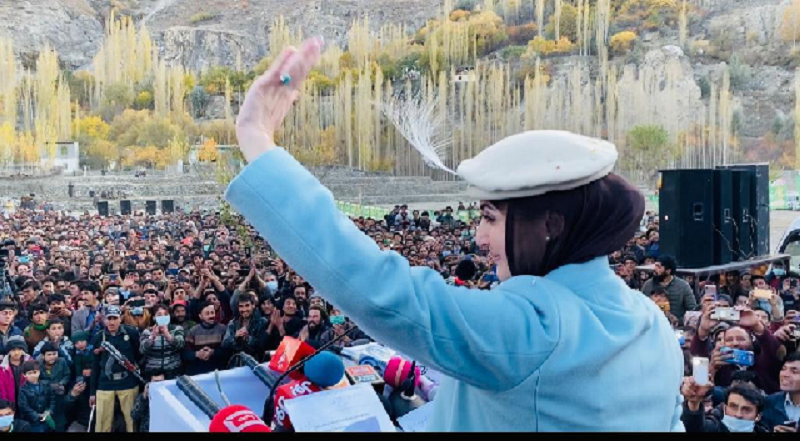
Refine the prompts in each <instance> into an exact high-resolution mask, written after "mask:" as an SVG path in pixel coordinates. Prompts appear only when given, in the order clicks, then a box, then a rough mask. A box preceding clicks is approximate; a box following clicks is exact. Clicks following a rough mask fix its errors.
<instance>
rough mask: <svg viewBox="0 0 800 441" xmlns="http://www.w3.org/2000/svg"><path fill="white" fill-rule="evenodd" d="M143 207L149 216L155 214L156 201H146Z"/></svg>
mask: <svg viewBox="0 0 800 441" xmlns="http://www.w3.org/2000/svg"><path fill="white" fill-rule="evenodd" d="M145 209H146V210H147V214H149V215H150V216H155V215H156V201H147V202H146V203H145Z"/></svg>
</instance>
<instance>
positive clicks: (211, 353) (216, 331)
mask: <svg viewBox="0 0 800 441" xmlns="http://www.w3.org/2000/svg"><path fill="white" fill-rule="evenodd" d="M199 309H200V323H199V324H198V325H196V326H195V327H194V328H192V329H191V330H190V331H189V332H188V333H187V334H186V343H185V345H184V350H183V360H184V363H185V369H186V375H199V374H204V373H207V372H213V371H214V370H215V369H223V368H224V366H225V365H226V364H227V357H226V351H225V348H223V347H222V341H223V339H224V338H225V332H226V331H227V328H226V327H225V325H223V324H221V323H219V322H217V316H218V308H217V307H216V306H214V305H213V304H212V303H209V302H206V303H203V304H201V305H200V307H199Z"/></svg>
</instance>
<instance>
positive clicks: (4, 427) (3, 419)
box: [0, 399, 31, 433]
mask: <svg viewBox="0 0 800 441" xmlns="http://www.w3.org/2000/svg"><path fill="white" fill-rule="evenodd" d="M15 413H16V412H15V406H14V403H12V402H11V401H8V400H5V399H0V432H2V433H26V432H30V431H31V425H30V424H28V423H26V422H25V421H23V420H22V419H19V418H15Z"/></svg>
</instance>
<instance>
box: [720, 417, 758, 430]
mask: <svg viewBox="0 0 800 441" xmlns="http://www.w3.org/2000/svg"><path fill="white" fill-rule="evenodd" d="M722 424H724V425H725V427H727V428H728V430H730V431H731V432H739V433H752V432H753V429H754V428H755V426H756V422H755V421H748V420H742V419H739V418H735V417H732V416H730V415H725V417H724V418H722Z"/></svg>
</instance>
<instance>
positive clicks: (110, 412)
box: [90, 305, 140, 433]
mask: <svg viewBox="0 0 800 441" xmlns="http://www.w3.org/2000/svg"><path fill="white" fill-rule="evenodd" d="M121 315H122V313H121V311H120V309H119V307H118V306H114V305H110V306H108V307H107V308H106V311H105V314H104V320H103V321H104V328H103V330H102V331H100V332H99V333H98V334H97V335H95V336H94V337H93V339H92V346H93V347H94V348H95V349H94V352H95V357H94V358H93V363H92V378H91V383H90V391H91V393H90V403H91V404H92V405H96V406H97V410H96V412H97V413H96V418H97V423H96V431H97V432H110V431H111V425H112V423H113V420H114V406H115V401H116V399H119V404H120V408H121V410H122V415H123V417H124V418H125V426H126V430H127V432H129V433H130V432H133V419H132V418H131V409H133V403H134V402H135V401H136V396H137V395H138V393H139V381H138V380H137V379H136V377H135V376H133V375H132V374H131V373H130V372H128V371H127V370H126V369H125V367H123V366H122V365H120V364H119V363H117V362H116V361H114V359H113V358H112V357H111V355H109V354H108V351H106V350H105V349H103V347H102V344H103V343H104V342H108V343H109V344H110V345H112V346H113V347H115V348H116V349H117V351H119V353H120V354H122V355H123V356H125V357H126V358H127V359H128V360H129V361H131V362H134V363H135V362H136V360H139V344H140V343H139V341H140V338H139V331H138V330H137V329H136V328H133V327H130V326H127V325H123V324H122V320H121Z"/></svg>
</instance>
